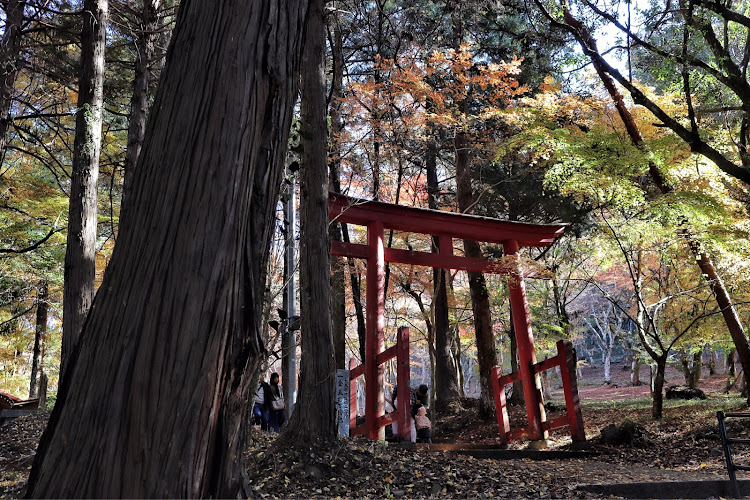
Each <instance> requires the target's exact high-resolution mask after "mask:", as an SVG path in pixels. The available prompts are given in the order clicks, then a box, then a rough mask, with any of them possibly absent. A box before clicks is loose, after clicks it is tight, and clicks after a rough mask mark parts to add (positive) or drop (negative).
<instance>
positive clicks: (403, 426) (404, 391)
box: [396, 326, 411, 441]
mask: <svg viewBox="0 0 750 500" xmlns="http://www.w3.org/2000/svg"><path fill="white" fill-rule="evenodd" d="M396 345H397V347H396V349H397V353H398V354H396V364H397V368H396V384H397V385H398V389H397V391H398V394H397V395H396V398H397V399H398V405H397V408H396V411H397V412H398V413H397V422H398V436H399V438H400V439H401V440H402V441H409V440H410V439H411V422H410V419H411V408H410V403H411V389H410V383H411V380H410V379H411V373H410V364H409V328H408V327H406V326H402V327H400V328H399V329H398V337H397V338H396Z"/></svg>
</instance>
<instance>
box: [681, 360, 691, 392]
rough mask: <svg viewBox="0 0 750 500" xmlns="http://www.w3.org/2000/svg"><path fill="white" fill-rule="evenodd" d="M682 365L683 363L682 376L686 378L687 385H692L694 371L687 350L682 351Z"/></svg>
mask: <svg viewBox="0 0 750 500" xmlns="http://www.w3.org/2000/svg"><path fill="white" fill-rule="evenodd" d="M680 365H682V378H683V379H684V380H685V385H686V386H688V387H690V384H692V382H693V373H692V371H691V370H690V362H689V361H688V357H687V353H686V352H682V353H680Z"/></svg>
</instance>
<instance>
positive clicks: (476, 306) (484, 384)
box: [451, 0, 497, 419]
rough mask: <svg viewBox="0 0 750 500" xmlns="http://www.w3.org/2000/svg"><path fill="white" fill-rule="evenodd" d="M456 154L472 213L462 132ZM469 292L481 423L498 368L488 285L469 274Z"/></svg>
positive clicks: (456, 33) (461, 199)
mask: <svg viewBox="0 0 750 500" xmlns="http://www.w3.org/2000/svg"><path fill="white" fill-rule="evenodd" d="M451 2H452V3H453V4H454V5H453V7H454V10H453V13H452V15H453V49H454V50H455V51H458V50H459V49H460V46H461V43H463V20H462V9H463V2H462V0H451ZM459 107H460V108H461V109H462V112H463V113H466V112H467V103H465V102H462V103H459ZM454 148H455V151H456V190H457V198H458V209H459V211H461V212H462V213H471V212H472V207H473V205H474V193H473V191H472V188H471V161H470V158H469V140H468V136H467V134H466V132H465V131H463V130H459V131H457V132H456V136H455V139H454ZM464 254H465V255H466V257H469V258H474V259H479V258H482V250H481V248H480V246H479V243H477V242H476V241H470V240H464ZM468 274H469V290H470V292H471V308H472V311H473V313H474V333H475V335H476V340H477V361H478V364H479V386H480V396H479V416H480V417H481V418H484V419H490V418H493V417H494V415H495V400H494V396H493V394H492V368H493V367H494V366H495V365H497V355H496V354H495V339H494V337H493V335H492V313H491V312H490V297H489V293H488V292H487V283H486V281H485V279H484V275H483V274H482V273H474V272H469V273H468Z"/></svg>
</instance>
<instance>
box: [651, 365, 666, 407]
mask: <svg viewBox="0 0 750 500" xmlns="http://www.w3.org/2000/svg"><path fill="white" fill-rule="evenodd" d="M666 369H667V355H666V354H665V355H663V356H661V357H660V358H659V359H657V360H656V374H655V375H654V378H653V385H652V386H651V391H652V395H653V404H652V406H651V417H652V418H653V419H654V420H658V419H660V418H661V416H662V409H663V407H664V372H665V371H666Z"/></svg>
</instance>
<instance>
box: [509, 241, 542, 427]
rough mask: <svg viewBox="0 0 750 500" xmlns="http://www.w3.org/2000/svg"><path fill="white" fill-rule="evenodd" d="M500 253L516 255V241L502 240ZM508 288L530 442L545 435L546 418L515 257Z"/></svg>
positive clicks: (529, 325) (529, 321)
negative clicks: (533, 366) (543, 425)
mask: <svg viewBox="0 0 750 500" xmlns="http://www.w3.org/2000/svg"><path fill="white" fill-rule="evenodd" d="M503 252H504V253H505V255H506V256H517V255H518V242H517V241H516V240H507V241H505V242H504V243H503ZM516 258H517V257H516ZM508 291H509V292H510V307H511V311H513V326H514V327H515V332H516V341H517V345H518V364H519V371H520V372H521V382H522V383H523V395H524V399H525V400H526V416H527V417H528V420H529V427H528V429H529V438H530V439H531V440H532V441H541V440H544V439H547V437H548V432H547V431H545V430H543V429H542V422H543V421H545V420H546V414H545V411H544V401H543V400H542V393H541V387H542V384H541V378H540V377H539V375H538V374H537V373H535V372H534V370H533V368H532V365H534V364H535V363H536V352H535V350H534V336H533V335H532V333H531V319H530V318H529V304H528V302H527V301H526V285H525V284H524V281H523V275H522V274H521V269H520V266H519V263H518V261H517V260H516V261H515V262H514V264H513V267H512V270H511V272H510V275H509V277H508Z"/></svg>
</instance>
